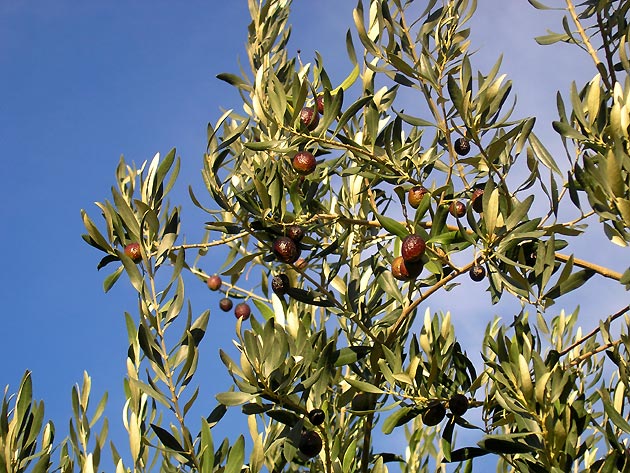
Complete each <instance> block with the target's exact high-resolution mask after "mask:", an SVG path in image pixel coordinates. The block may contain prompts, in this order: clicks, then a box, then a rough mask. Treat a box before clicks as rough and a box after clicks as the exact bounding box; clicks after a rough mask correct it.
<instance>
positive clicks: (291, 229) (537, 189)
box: [0, 0, 630, 473]
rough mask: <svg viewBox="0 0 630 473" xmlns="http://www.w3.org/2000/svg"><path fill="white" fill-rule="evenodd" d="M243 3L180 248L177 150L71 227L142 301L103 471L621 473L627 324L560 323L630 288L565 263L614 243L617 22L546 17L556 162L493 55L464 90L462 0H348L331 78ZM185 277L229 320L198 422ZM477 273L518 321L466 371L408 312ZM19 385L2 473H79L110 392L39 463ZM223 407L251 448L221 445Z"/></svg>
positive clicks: (503, 323)
mask: <svg viewBox="0 0 630 473" xmlns="http://www.w3.org/2000/svg"><path fill="white" fill-rule="evenodd" d="M529 3H530V4H531V7H532V8H536V9H538V10H540V14H541V15H544V14H545V11H544V10H546V9H548V7H547V6H545V5H543V4H542V3H541V2H538V1H536V0H529ZM248 5H249V10H250V13H251V18H252V21H251V23H250V25H249V28H248V30H247V35H248V36H247V45H246V52H247V58H248V63H247V64H246V65H244V66H243V68H242V70H241V72H240V73H239V74H234V73H224V74H220V75H219V76H218V79H220V80H222V81H225V82H226V83H228V84H230V85H231V86H233V87H234V89H235V90H236V91H237V93H238V95H239V96H240V98H241V100H242V109H241V110H228V111H226V112H225V113H223V114H222V115H221V116H220V117H219V118H218V120H216V121H214V122H213V123H211V124H209V125H208V135H207V149H206V150H205V154H204V159H203V170H202V176H203V182H204V184H205V188H204V189H203V190H202V191H201V192H200V191H199V190H198V189H193V188H192V187H191V188H190V198H191V200H192V202H193V203H194V205H196V206H197V207H199V208H200V209H203V210H204V211H205V212H206V213H207V221H206V222H203V225H204V228H205V230H206V234H205V237H204V238H203V239H202V241H199V242H193V243H191V242H183V241H182V238H181V235H180V217H181V209H180V207H179V206H177V205H175V206H173V205H171V203H170V202H169V200H168V199H167V196H168V194H169V192H170V191H171V190H172V188H173V186H174V185H175V183H176V182H177V179H178V172H179V169H180V160H179V158H178V157H177V156H176V151H175V150H171V151H170V152H168V153H167V154H165V155H164V156H161V155H160V154H157V155H156V156H155V157H154V158H153V159H152V160H148V161H146V162H144V163H142V164H141V165H140V166H139V167H137V166H136V165H134V164H131V163H127V162H126V161H125V160H124V159H121V160H120V163H119V165H118V167H117V168H116V173H115V185H114V186H113V187H112V190H111V198H108V199H103V200H101V201H100V202H98V203H97V207H98V210H89V211H82V218H83V223H84V225H85V229H86V232H87V233H86V234H85V235H84V236H83V238H84V240H85V241H86V242H87V243H88V244H90V245H92V246H93V247H95V248H96V249H97V250H98V251H99V252H101V253H102V256H101V257H102V259H101V260H100V262H99V263H98V269H99V270H103V271H109V275H107V276H105V277H104V281H103V287H104V289H105V291H108V290H109V289H110V288H111V287H112V286H113V285H114V284H116V283H119V280H121V277H122V280H124V281H128V282H129V283H130V284H131V286H132V287H133V289H134V290H135V291H136V292H137V296H138V305H137V309H136V311H134V313H133V314H132V313H128V312H125V314H124V320H125V325H124V329H125V330H126V332H127V334H128V341H129V346H128V352H127V366H126V368H127V371H126V373H123V377H124V390H125V396H126V399H127V402H126V404H125V407H124V411H123V422H124V426H125V429H126V430H127V432H128V436H129V442H128V444H129V445H128V452H125V453H119V451H122V450H121V449H122V448H123V447H122V446H121V445H116V446H113V445H112V454H113V463H114V464H115V465H116V472H117V473H118V472H126V471H134V472H135V471H157V470H159V471H165V472H168V471H173V472H175V471H202V472H214V471H216V472H220V471H222V472H241V471H242V472H259V471H270V472H271V471H273V472H280V471H286V472H297V471H316V472H326V473H332V472H355V471H356V472H367V471H374V472H384V471H388V470H389V469H393V470H397V469H398V470H400V471H404V472H428V471H444V470H445V469H446V468H448V471H472V470H474V469H475V468H479V469H481V470H483V469H485V468H487V465H488V462H487V459H492V461H493V462H494V463H496V465H497V466H496V468H497V471H518V472H530V471H531V472H565V471H597V472H612V471H628V469H630V450H628V441H629V439H628V435H629V434H630V414H629V412H628V400H629V396H630V388H629V386H630V384H629V383H630V382H629V379H628V363H629V359H628V349H629V347H630V337H629V334H628V322H629V319H628V312H629V310H630V306H629V305H628V302H627V300H620V301H619V304H618V309H617V310H616V312H615V313H612V314H600V315H599V317H600V321H599V324H598V325H597V326H596V327H595V328H594V329H593V330H592V331H591V332H589V333H583V330H582V328H581V320H580V314H579V312H578V310H577V309H575V308H574V307H570V308H567V312H565V311H563V310H560V309H558V308H557V307H556V306H554V303H555V302H556V300H557V299H558V298H559V297H561V296H563V295H566V294H569V293H571V292H572V291H574V290H575V289H577V288H579V287H581V286H583V285H585V284H589V281H590V280H591V279H593V278H603V279H605V280H607V281H608V283H609V284H611V285H622V286H625V288H626V289H627V288H628V287H630V268H629V269H628V270H627V271H625V272H624V273H619V272H616V271H614V270H612V269H610V268H604V267H601V266H599V265H597V264H595V263H594V262H592V261H589V260H588V259H587V258H584V257H582V256H581V255H574V254H572V253H571V252H570V251H568V250H570V247H569V243H570V241H573V240H574V239H578V238H585V237H587V236H588V234H589V233H590V232H604V233H605V235H606V236H607V237H608V239H609V240H610V242H611V243H610V244H616V245H621V246H624V247H625V246H627V244H628V243H629V242H630V139H629V131H630V129H629V125H630V110H629V109H628V108H627V105H626V102H627V101H628V95H629V94H630V75H629V73H630V60H629V59H628V54H629V51H630V48H629V47H628V45H627V44H626V43H627V41H628V40H629V38H630V27H629V24H628V10H629V9H630V1H627V0H619V1H598V0H587V1H584V2H583V3H582V4H580V5H575V4H574V3H573V1H572V0H565V1H564V2H563V7H562V8H563V9H564V10H565V16H564V19H563V21H562V22H561V25H559V30H558V31H559V32H550V33H549V34H547V35H545V36H542V37H538V38H536V41H537V42H538V43H539V44H540V45H541V47H542V46H547V45H553V44H554V43H558V42H564V43H568V44H570V45H572V46H573V47H575V48H580V49H582V50H583V52H584V54H585V55H587V57H589V58H590V59H591V60H592V69H593V70H592V79H591V80H590V81H588V82H587V83H584V84H576V83H574V84H573V85H572V86H571V87H570V89H569V90H565V91H559V93H558V95H557V102H556V104H555V106H556V107H557V115H558V116H557V120H556V121H554V122H553V128H554V129H555V131H556V132H557V133H558V135H559V137H560V139H561V141H562V145H563V147H564V151H565V154H566V156H562V157H558V156H553V155H552V153H550V152H549V151H548V149H547V148H548V146H546V144H545V143H543V141H542V140H541V139H540V138H539V137H538V136H537V135H536V133H535V132H534V125H535V121H536V117H519V116H517V114H516V112H515V107H514V105H515V98H516V96H517V94H518V91H514V90H513V87H512V82H511V81H510V80H509V78H508V77H507V76H506V75H505V74H503V73H502V72H501V60H500V59H498V60H497V62H496V64H495V65H494V67H492V68H491V69H490V70H488V71H480V70H477V69H476V68H475V63H474V50H475V45H474V44H472V43H471V41H470V30H469V26H468V23H469V21H470V19H471V18H472V17H473V15H474V14H475V9H476V2H475V1H474V0H427V1H425V2H413V1H402V0H370V1H367V0H365V1H363V0H359V1H358V3H357V6H356V8H355V9H354V14H353V24H352V25H351V29H350V30H349V31H348V34H347V36H346V43H345V45H343V46H344V47H345V50H346V52H347V60H348V62H347V65H348V68H347V76H346V77H345V78H344V79H343V80H342V81H341V82H339V83H335V82H333V81H332V80H331V78H330V75H329V74H328V73H327V71H326V62H325V58H324V57H322V56H321V55H319V54H317V55H316V56H315V57H314V58H312V59H309V61H308V62H306V59H305V58H302V57H300V55H299V54H298V55H297V56H291V55H290V54H289V50H288V48H287V43H288V40H289V36H290V32H291V30H290V27H289V24H290V7H291V2H290V1H289V0H266V1H260V2H259V1H256V0H248ZM548 47H553V46H548ZM246 66H248V67H246ZM410 97H413V98H410ZM411 100H413V103H414V106H413V107H411V106H410V105H409V104H410V103H411ZM418 104H421V105H418ZM88 213H89V214H92V217H90V216H89V215H88ZM94 213H97V214H98V219H96V218H93V215H94ZM567 216H568V217H567ZM215 247H221V248H224V249H225V250H226V251H225V252H224V253H222V254H224V255H225V259H224V261H221V262H220V263H217V261H216V254H217V253H216V252H214V251H215ZM213 255H214V256H213ZM112 268H115V269H113V270H112ZM202 268H203V269H202ZM185 279H186V284H207V285H208V288H209V289H210V290H212V291H220V292H221V293H224V298H223V300H222V301H221V305H220V309H222V310H224V311H232V310H234V314H235V316H236V318H235V320H236V330H235V335H234V337H235V339H234V345H235V350H233V349H231V348H229V347H228V346H226V348H225V350H221V352H220V354H219V358H220V361H221V362H222V363H223V364H224V365H225V368H226V369H227V371H228V373H229V374H230V376H231V378H232V380H233V385H232V386H224V387H217V391H218V392H217V393H216V403H215V404H212V405H210V404H208V399H203V398H202V397H199V396H198V395H199V387H198V378H199V377H200V376H203V374H202V370H199V367H200V365H201V364H202V363H208V362H209V361H208V360H205V359H200V357H199V347H200V345H201V344H202V343H203V341H204V339H205V337H206V335H207V334H206V332H207V331H208V325H209V321H210V312H211V311H210V310H206V311H204V312H202V313H200V314H199V313H195V311H194V310H193V308H192V304H190V303H189V301H187V298H186V294H185V290H184V287H185V284H184V282H185ZM470 279H472V281H474V282H475V283H477V284H481V285H484V287H487V290H488V296H487V303H488V305H489V306H490V305H492V304H495V303H497V302H498V301H499V300H501V299H502V298H513V299H514V300H515V301H517V302H518V304H519V306H520V308H521V310H519V311H517V313H513V314H504V315H503V317H502V318H495V319H494V320H491V321H490V323H489V324H488V325H487V326H486V327H485V335H484V337H483V341H482V343H481V346H479V347H478V353H476V354H475V357H473V356H472V355H469V354H468V353H467V352H466V351H465V350H464V349H463V348H462V343H460V340H462V338H463V337H465V334H458V333H456V331H455V328H454V325H453V323H452V320H451V314H450V313H442V312H438V313H432V312H430V311H429V310H428V309H427V307H428V306H427V301H429V300H431V297H432V296H433V295H434V294H436V293H441V292H444V291H450V292H451V293H452V294H453V295H454V296H455V297H457V295H458V294H460V295H461V294H464V291H465V285H464V284H462V281H468V280H470ZM574 309H575V310H574ZM570 311H572V312H570ZM121 325H122V324H121ZM122 329H123V328H122V326H121V330H122ZM479 360H480V361H479ZM32 391H33V387H32V380H31V375H30V373H29V372H27V373H26V374H25V376H24V378H23V381H22V383H21V385H20V387H19V390H18V392H17V394H16V395H15V396H10V395H9V394H8V393H6V392H5V396H4V399H3V404H2V413H1V415H0V446H1V447H2V448H0V466H2V467H3V468H2V469H0V471H7V472H21V471H38V472H40V471H41V472H45V471H51V470H55V471H56V470H61V471H63V472H70V471H75V470H79V471H85V472H92V471H96V470H98V469H99V465H100V463H101V456H102V454H103V449H104V448H106V447H107V437H108V435H107V434H108V428H107V421H106V420H105V419H104V418H103V417H102V415H103V412H104V409H105V404H106V401H107V397H106V396H105V397H103V398H102V399H101V400H100V402H98V404H97V406H96V407H95V408H93V407H90V397H91V396H90V394H91V393H90V391H91V378H90V377H89V375H88V374H87V373H86V375H85V378H84V380H83V384H82V386H80V387H77V388H76V389H74V390H73V396H72V407H73V418H72V419H71V421H70V428H69V431H70V434H69V436H68V437H67V438H66V439H64V440H62V441H61V442H58V443H55V439H54V427H53V425H52V423H51V422H45V421H44V410H43V404H42V403H40V402H38V401H36V400H34V399H33V393H32ZM199 405H202V406H204V408H206V407H207V411H208V412H209V414H208V415H206V416H203V417H202V418H201V419H200V418H198V417H195V416H193V415H192V413H193V412H195V410H194V409H193V406H195V407H198V406H199ZM228 409H239V410H240V411H242V413H243V415H244V416H245V417H246V425H247V427H248V432H247V435H241V436H239V437H238V438H237V439H236V440H235V441H229V440H228V439H225V440H223V441H219V440H218V438H219V436H220V433H221V426H222V422H221V420H222V418H223V417H224V414H225V413H226V411H227V410H228ZM244 425H245V423H244ZM383 435H398V436H399V438H402V439H404V445H403V446H402V447H401V448H400V449H399V450H398V451H387V450H384V449H383V448H382V446H381V445H380V442H379V440H380V439H381V438H382V437H383ZM246 437H247V438H246ZM480 467H481V468H480Z"/></svg>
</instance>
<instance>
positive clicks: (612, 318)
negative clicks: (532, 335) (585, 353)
mask: <svg viewBox="0 0 630 473" xmlns="http://www.w3.org/2000/svg"><path fill="white" fill-rule="evenodd" d="M629 310H630V305H627V306H625V307H624V308H623V309H620V310H618V311H617V312H615V313H614V314H613V315H611V316H609V317H608V318H607V319H606V322H605V323H611V322H613V321H615V320H617V319H618V318H619V317H621V316H622V315H623V314H625V313H626V312H628V311H629ZM600 330H601V329H600V327H599V326H597V327H596V328H594V329H593V330H592V331H591V332H590V333H589V334H588V335H585V336H584V337H582V338H580V339H579V340H577V341H576V342H574V343H572V344H571V345H569V346H568V347H567V348H565V349H564V350H561V351H559V352H558V355H559V356H564V355H566V354H567V353H569V352H570V351H571V350H573V349H574V348H575V347H577V346H579V345H581V344H582V343H584V342H585V341H586V340H588V339H589V338H591V337H593V336H595V335H597V334H598V333H599V331H600Z"/></svg>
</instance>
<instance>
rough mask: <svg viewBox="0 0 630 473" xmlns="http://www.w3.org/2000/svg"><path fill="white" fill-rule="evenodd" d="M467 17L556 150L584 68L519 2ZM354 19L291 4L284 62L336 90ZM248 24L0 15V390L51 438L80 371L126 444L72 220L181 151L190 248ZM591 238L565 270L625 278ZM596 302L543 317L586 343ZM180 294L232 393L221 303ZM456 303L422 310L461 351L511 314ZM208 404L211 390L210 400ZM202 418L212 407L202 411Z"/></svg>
mask: <svg viewBox="0 0 630 473" xmlns="http://www.w3.org/2000/svg"><path fill="white" fill-rule="evenodd" d="M418 3H420V4H421V3H423V2H418ZM479 3H480V5H479V12H478V15H477V18H476V19H475V20H474V22H473V24H472V27H473V41H474V44H473V49H479V52H478V53H477V55H476V56H475V57H474V59H473V66H474V67H478V68H480V69H481V70H484V71H487V70H488V69H489V68H490V66H491V65H492V64H493V63H494V61H495V60H496V58H497V57H498V55H499V54H501V53H504V67H503V72H505V73H507V74H508V75H509V76H510V79H512V80H513V82H514V89H513V90H514V92H515V93H517V94H518V96H519V103H518V107H517V116H518V115H521V116H528V115H537V116H538V117H539V121H538V125H537V128H536V131H537V133H538V134H539V135H540V136H541V137H542V138H543V140H545V142H546V143H547V144H548V146H549V148H550V149H552V150H555V151H556V152H559V151H560V141H559V140H558V138H557V137H556V136H555V134H554V133H553V132H552V131H551V127H550V122H551V120H553V119H555V118H556V111H555V93H556V90H558V89H561V90H567V89H568V86H569V84H570V81H571V80H577V81H578V83H580V82H584V81H585V80H589V79H590V78H591V77H592V76H593V69H592V65H591V64H590V63H589V62H588V60H587V58H586V57H584V56H582V55H580V54H577V49H576V48H571V47H568V46H566V45H556V46H552V47H541V46H538V45H536V43H535V42H534V41H533V37H534V36H536V35H541V34H545V28H547V27H549V28H555V29H556V30H557V29H558V17H557V16H556V15H554V14H550V13H545V12H540V11H537V10H534V9H533V8H532V7H531V6H529V4H528V3H527V2H526V1H524V0H521V1H516V0H482V1H480V2H479ZM549 3H553V2H549ZM555 3H556V4H560V3H563V2H559V1H558V0H555ZM354 6H355V2H353V1H348V0H343V1H340V0H318V1H316V2H302V1H296V2H295V6H294V14H293V20H292V23H293V24H294V34H293V39H292V41H291V43H290V48H291V49H292V51H295V50H297V49H301V51H302V59H303V60H304V61H305V62H307V61H310V60H312V58H313V53H314V51H315V50H318V51H320V52H321V53H322V54H323V55H324V57H325V58H326V64H327V67H328V68H330V71H331V72H332V74H331V75H332V78H333V80H336V81H340V80H342V79H343V77H345V74H346V73H347V71H348V69H347V64H346V61H345V47H344V37H345V31H346V29H347V28H348V26H349V25H350V24H351V21H352V16H351V11H352V8H353V7H354ZM248 22H249V17H248V11H247V4H246V1H245V0H231V1H201V0H188V1H186V2H172V1H165V0H151V1H148V0H139V1H135V2H124V1H120V0H112V1H108V2H96V1H86V2H77V1H72V0H55V1H54V2H51V1H46V0H3V1H0V71H1V73H0V145H1V150H2V174H1V176H2V184H1V185H0V198H1V201H2V202H3V205H2V206H0V222H1V223H0V241H1V247H2V248H3V250H4V255H5V256H4V267H3V270H2V272H1V275H0V288H1V289H0V291H1V294H2V302H3V303H2V309H1V312H0V317H1V321H2V328H1V332H0V333H2V337H1V342H0V360H2V361H0V387H4V386H5V385H7V384H10V385H11V391H14V390H15V389H16V388H17V385H18V382H19V380H20V378H21V376H22V374H23V372H24V370H25V369H31V370H33V379H34V390H35V397H36V398H38V399H42V398H43V399H44V400H45V403H46V411H47V418H51V419H52V420H53V421H54V422H55V424H56V426H57V429H58V435H59V437H58V439H61V437H62V436H63V435H64V431H65V427H66V425H67V419H68V418H69V417H70V413H71V408H70V396H69V394H70V389H71V387H72V385H73V384H74V383H78V382H80V381H81V378H82V373H83V370H87V371H88V372H89V373H90V375H91V376H92V378H93V391H94V393H95V395H96V397H97V398H98V397H100V395H101V394H102V393H103V392H104V391H109V394H110V404H109V408H108V414H109V417H110V423H111V427H110V429H111V431H112V435H113V436H114V438H116V436H119V435H121V432H122V425H120V418H121V416H120V409H121V407H122V403H123V402H124V401H123V398H122V376H123V374H124V372H125V356H126V355H125V353H126V349H127V342H126V334H125V327H124V319H123V317H122V314H123V311H125V310H127V311H131V312H133V311H134V310H135V299H134V297H133V294H132V291H131V290H129V289H127V288H126V286H125V282H124V280H122V279H121V282H122V283H121V282H119V283H118V285H117V286H116V288H115V289H114V290H112V291H111V292H110V293H109V294H104V293H103V290H102V280H103V278H104V277H105V275H106V274H107V272H106V270H105V272H104V273H97V272H96V264H97V262H98V260H99V259H100V257H101V255H100V254H99V253H98V252H97V251H96V250H94V249H92V248H91V247H88V246H87V245H86V244H85V243H84V242H83V241H82V239H81V238H80V235H81V234H82V233H83V226H82V223H81V219H80V213H79V212H80V209H81V208H85V209H87V210H88V212H89V213H90V214H91V215H92V216H93V217H94V218H95V219H97V217H99V213H98V212H97V209H96V207H95V206H94V205H93V202H94V201H97V200H103V199H105V198H108V197H109V189H110V186H111V185H113V183H114V170H115V167H116V164H117V163H118V159H119V157H120V155H121V154H124V155H125V157H126V158H127V159H128V160H134V161H135V162H136V163H141V162H142V161H143V160H145V159H150V158H151V157H152V156H153V155H154V154H155V153H156V152H158V151H159V152H161V153H162V154H165V153H167V152H168V151H169V150H170V149H171V148H172V147H177V150H178V155H180V156H181V157H182V172H181V174H180V180H179V183H178V185H177V187H176V189H175V192H174V193H173V195H172V196H171V202H172V203H173V204H182V205H183V206H184V214H183V228H184V231H185V233H186V235H187V240H188V241H189V242H190V241H194V240H195V238H197V237H198V236H199V235H200V234H201V229H202V227H203V222H204V221H205V217H204V215H203V214H201V213H200V212H198V211H197V210H196V209H195V208H194V207H193V206H192V205H190V204H189V199H188V197H187V186H188V185H189V184H191V185H192V186H193V187H194V188H195V190H196V191H197V193H198V194H203V192H202V189H203V187H202V183H201V179H200V174H199V171H200V169H201V166H202V155H203V152H204V149H205V136H206V135H205V133H206V124H207V123H208V122H214V121H215V120H216V119H217V118H218V117H219V115H220V114H221V109H222V108H232V107H237V106H238V95H237V94H236V93H235V91H234V90H233V89H231V88H230V87H229V86H228V85H227V84H225V83H223V82H221V81H219V80H217V79H216V78H215V76H216V75H217V74H218V73H220V72H235V73H237V72H238V62H237V60H238V58H241V59H242V60H243V61H246V57H245V54H244V47H243V45H244V43H245V40H246V25H247V23H248ZM356 43H357V45H358V41H357V42H356ZM559 159H562V158H559ZM601 235H602V232H601V230H600V229H599V228H598V229H597V231H596V232H595V235H594V236H593V238H591V239H589V240H588V241H586V242H584V243H579V244H576V245H575V246H573V247H572V248H575V252H576V256H579V257H583V258H585V259H590V260H593V261H595V262H597V263H599V264H602V265H610V266H612V267H613V268H614V269H616V270H618V271H623V270H625V269H626V268H625V267H624V264H623V258H622V255H623V256H625V258H626V261H627V251H626V250H620V249H617V248H616V247H613V246H612V245H611V244H609V243H608V242H607V241H606V240H605V238H603V237H602V236H601ZM600 248H601V249H600ZM626 265H627V262H626ZM205 266H208V264H206V265H205ZM608 287H610V285H601V284H600V283H599V281H597V278H596V277H595V278H593V280H592V282H590V283H588V284H587V285H586V287H585V288H583V289H581V290H580V291H578V292H576V293H575V295H574V296H572V298H571V299H570V300H567V301H561V302H559V303H558V304H557V305H556V306H557V308H558V309H560V308H561V307H566V309H567V310H573V309H574V308H575V304H576V302H575V301H576V300H577V299H578V298H579V299H580V300H581V302H580V303H581V304H582V310H583V312H584V313H585V314H586V315H585V317H584V319H583V320H584V326H585V328H586V329H590V328H592V327H593V326H594V324H596V319H598V318H600V317H604V316H605V315H607V314H608V313H610V312H611V311H612V310H614V309H615V308H617V307H618V305H619V301H620V298H621V297H624V294H625V292H624V291H621V290H619V291H616V290H615V291H613V290H609V289H608ZM187 294H188V296H189V297H191V299H192V304H193V309H194V311H195V313H197V314H198V313H200V312H201V311H203V310H204V309H206V308H211V309H212V315H211V322H210V323H211V326H212V337H208V338H209V339H210V340H208V341H207V345H206V347H205V348H204V356H205V357H206V358H205V359H204V360H203V361H202V362H201V363H200V366H201V367H200V371H199V373H198V375H197V376H199V378H200V379H201V378H203V379H204V380H208V381H209V384H210V385H212V384H214V386H216V385H217V384H219V385H220V384H221V383H222V384H223V385H222V388H227V387H228V386H229V381H228V379H227V377H226V376H225V374H224V368H223V365H221V364H220V362H219V360H218V356H217V351H218V348H219V347H220V346H226V345H230V344H231V342H230V339H231V338H232V334H233V328H234V320H233V317H231V316H226V315H225V314H223V313H222V312H220V311H218V309H217V297H216V295H215V294H214V293H212V294H211V293H209V292H208V290H207V289H206V288H205V287H203V285H201V284H200V283H198V282H197V281H196V280H195V279H194V278H193V277H189V278H187ZM466 294H467V297H451V296H450V294H449V293H447V294H444V295H441V296H440V297H439V298H437V300H435V302H433V300H432V302H431V309H432V310H438V309H443V310H446V309H451V310H452V311H453V317H454V319H456V321H457V322H456V324H457V326H458V327H461V328H462V330H467V331H468V332H469V333H473V334H474V333H475V332H476V333H477V334H478V339H475V335H473V336H472V338H471V339H470V342H469V344H468V347H467V348H468V350H471V351H474V347H475V346H477V343H476V342H478V341H479V340H480V338H481V332H482V330H481V327H485V325H486V323H487V322H488V321H489V320H491V318H492V316H493V315H494V314H502V315H504V316H505V317H506V318H510V317H511V315H512V314H513V312H509V310H510V309H509V308H506V307H503V306H502V305H499V306H495V307H491V306H490V305H489V303H488V301H489V298H488V296H487V294H486V293H485V292H484V290H483V288H481V286H472V285H471V286H470V287H469V288H468V292H467V293H466ZM595 294H596V295H595ZM502 311H504V312H502ZM550 315H551V314H550ZM471 329H474V330H471ZM216 380H220V382H217V381H216ZM204 382H205V381H204ZM213 392H215V391H214V389H210V390H208V391H207V392H206V395H207V396H208V398H210V396H211V395H212V394H213ZM212 407H214V400H213V399H210V401H209V402H208V412H209V410H210V409H212ZM243 420H244V419H243ZM242 425H245V424H244V423H243V424H242ZM225 433H226V434H227V433H229V434H230V435H233V434H234V431H232V432H229V431H227V432H225ZM125 442H126V441H123V442H119V450H125V448H126V443H125Z"/></svg>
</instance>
